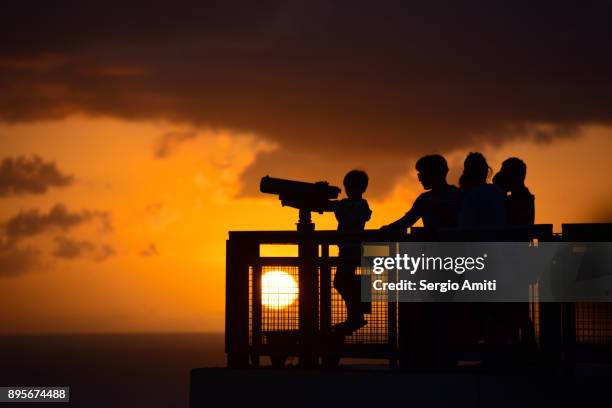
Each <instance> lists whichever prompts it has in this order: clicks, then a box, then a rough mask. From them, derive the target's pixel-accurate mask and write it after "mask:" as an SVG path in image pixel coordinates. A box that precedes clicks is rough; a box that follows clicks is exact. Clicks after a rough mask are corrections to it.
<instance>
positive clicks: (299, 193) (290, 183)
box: [259, 176, 340, 200]
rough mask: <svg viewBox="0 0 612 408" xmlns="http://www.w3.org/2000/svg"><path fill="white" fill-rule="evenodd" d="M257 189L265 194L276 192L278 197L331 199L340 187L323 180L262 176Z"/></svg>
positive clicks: (336, 195) (335, 195) (336, 194)
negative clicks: (305, 180)
mask: <svg viewBox="0 0 612 408" xmlns="http://www.w3.org/2000/svg"><path fill="white" fill-rule="evenodd" d="M259 191H261V192H262V193H267V194H276V195H278V196H280V197H293V198H296V199H301V198H307V197H308V198H310V199H321V200H333V199H336V198H338V194H340V189H339V188H338V187H336V186H330V185H329V183H327V182H325V181H319V182H317V183H306V182H303V181H294V180H285V179H280V178H274V177H270V176H265V177H262V179H261V183H260V184H259Z"/></svg>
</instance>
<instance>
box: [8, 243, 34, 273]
mask: <svg viewBox="0 0 612 408" xmlns="http://www.w3.org/2000/svg"><path fill="white" fill-rule="evenodd" d="M40 255H41V252H40V251H39V250H38V249H37V248H34V247H31V246H28V247H25V248H20V247H18V246H16V245H15V244H14V243H2V242H0V278H4V277H11V276H19V275H22V274H25V273H29V272H35V271H36V270H37V269H38V268H39V267H40V266H41V261H40Z"/></svg>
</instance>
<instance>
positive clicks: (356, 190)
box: [333, 170, 372, 332]
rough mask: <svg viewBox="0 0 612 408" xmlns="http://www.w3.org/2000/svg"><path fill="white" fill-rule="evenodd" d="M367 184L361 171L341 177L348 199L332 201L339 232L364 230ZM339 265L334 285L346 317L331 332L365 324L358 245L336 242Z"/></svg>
mask: <svg viewBox="0 0 612 408" xmlns="http://www.w3.org/2000/svg"><path fill="white" fill-rule="evenodd" d="M367 187H368V175H367V174H366V173H365V172H364V171H361V170H351V171H349V172H348V173H347V174H346V176H344V191H345V192H346V195H347V198H345V199H342V200H339V201H335V202H334V203H333V210H334V214H335V215H336V219H337V220H338V231H342V232H359V231H363V230H364V228H365V224H366V222H367V221H368V220H369V219H370V216H371V215H372V211H371V210H370V207H369V206H368V202H367V201H366V200H365V199H363V197H362V196H363V193H365V191H366V189H367ZM339 247H340V253H339V257H340V260H339V264H338V268H337V269H336V275H335V277H334V288H336V290H337V291H338V293H340V296H342V299H343V300H344V303H345V304H346V312H347V320H346V321H344V322H342V323H339V324H337V325H335V326H334V327H333V329H334V331H338V332H353V331H355V330H357V329H359V328H360V327H363V326H365V325H366V324H367V321H366V320H365V319H364V311H365V309H366V307H364V305H363V304H362V303H361V281H360V278H359V276H357V275H355V270H356V268H357V266H359V265H360V263H361V244H360V243H359V242H346V243H344V244H341V245H339Z"/></svg>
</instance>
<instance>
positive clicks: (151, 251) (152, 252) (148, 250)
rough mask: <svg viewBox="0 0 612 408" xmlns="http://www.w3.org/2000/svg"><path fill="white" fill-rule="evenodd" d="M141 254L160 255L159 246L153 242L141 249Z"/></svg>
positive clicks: (145, 255) (146, 255)
mask: <svg viewBox="0 0 612 408" xmlns="http://www.w3.org/2000/svg"><path fill="white" fill-rule="evenodd" d="M140 255H141V256H144V257H150V256H157V255H159V251H158V250H157V246H155V244H153V243H151V244H149V246H147V247H146V248H144V249H142V250H141V251H140Z"/></svg>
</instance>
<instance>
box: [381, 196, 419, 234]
mask: <svg viewBox="0 0 612 408" xmlns="http://www.w3.org/2000/svg"><path fill="white" fill-rule="evenodd" d="M422 197H423V196H422V195H420V196H419V197H418V198H417V199H416V200H414V203H413V204H412V208H411V209H410V210H409V211H408V212H407V213H406V214H404V216H403V217H402V218H400V219H399V220H397V221H393V222H392V223H391V224H389V225H385V226H384V227H382V228H381V229H385V230H405V229H406V228H410V227H412V226H413V225H414V223H416V222H417V221H418V220H419V218H421V217H422V216H423V198H422Z"/></svg>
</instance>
